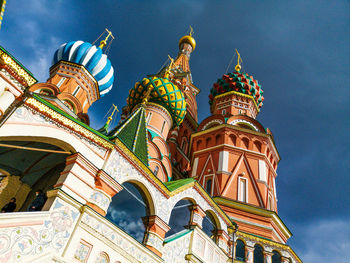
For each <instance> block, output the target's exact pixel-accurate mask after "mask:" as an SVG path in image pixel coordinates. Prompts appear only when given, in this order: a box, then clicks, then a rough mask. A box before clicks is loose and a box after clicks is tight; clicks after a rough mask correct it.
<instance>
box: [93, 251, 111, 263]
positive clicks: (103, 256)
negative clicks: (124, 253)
mask: <svg viewBox="0 0 350 263" xmlns="http://www.w3.org/2000/svg"><path fill="white" fill-rule="evenodd" d="M95 263H109V256H108V255H107V253H106V252H101V253H100V254H99V255H98V257H97V258H96V260H95Z"/></svg>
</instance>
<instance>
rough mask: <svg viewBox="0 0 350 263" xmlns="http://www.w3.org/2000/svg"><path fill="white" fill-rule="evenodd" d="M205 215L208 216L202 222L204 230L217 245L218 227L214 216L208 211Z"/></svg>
mask: <svg viewBox="0 0 350 263" xmlns="http://www.w3.org/2000/svg"><path fill="white" fill-rule="evenodd" d="M205 214H206V215H205V217H204V218H203V221H202V230H203V232H204V233H205V234H206V235H207V236H208V237H210V238H211V239H212V240H213V241H214V242H215V243H216V242H217V233H218V226H217V224H216V222H215V219H214V216H213V215H212V214H211V213H210V212H209V211H206V212H205Z"/></svg>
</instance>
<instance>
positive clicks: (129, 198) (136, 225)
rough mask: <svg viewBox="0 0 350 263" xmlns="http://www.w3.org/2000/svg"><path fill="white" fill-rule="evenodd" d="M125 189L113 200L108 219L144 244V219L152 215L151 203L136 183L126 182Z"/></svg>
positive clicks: (108, 211)
mask: <svg viewBox="0 0 350 263" xmlns="http://www.w3.org/2000/svg"><path fill="white" fill-rule="evenodd" d="M123 188H124V189H123V190H122V191H120V192H119V193H118V194H116V195H115V196H114V197H113V198H112V202H111V204H110V206H109V207H108V210H107V215H106V218H107V219H109V220H110V221H112V222H113V223H114V224H116V225H117V226H118V227H120V228H122V229H123V230H124V231H125V232H127V233H128V234H130V235H131V236H133V237H134V238H135V239H137V240H138V241H139V242H142V240H143V237H144V232H145V226H144V224H143V222H142V217H144V216H149V215H150V213H151V211H150V206H149V202H148V201H147V198H146V194H145V193H144V191H143V190H142V189H141V188H140V187H139V186H138V185H136V183H133V182H125V183H123Z"/></svg>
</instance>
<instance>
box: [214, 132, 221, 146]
mask: <svg viewBox="0 0 350 263" xmlns="http://www.w3.org/2000/svg"><path fill="white" fill-rule="evenodd" d="M220 143H221V135H220V134H218V135H216V136H215V144H216V145H218V144H220Z"/></svg>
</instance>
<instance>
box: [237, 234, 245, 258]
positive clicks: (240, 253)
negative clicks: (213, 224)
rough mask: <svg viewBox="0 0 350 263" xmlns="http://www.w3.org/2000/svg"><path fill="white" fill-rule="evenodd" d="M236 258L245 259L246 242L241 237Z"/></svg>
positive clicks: (238, 241)
mask: <svg viewBox="0 0 350 263" xmlns="http://www.w3.org/2000/svg"><path fill="white" fill-rule="evenodd" d="M236 259H237V260H240V261H245V244H244V242H243V241H242V240H240V239H237V241H236Z"/></svg>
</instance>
